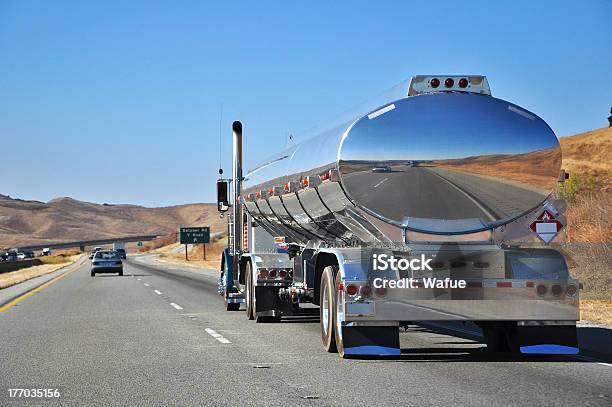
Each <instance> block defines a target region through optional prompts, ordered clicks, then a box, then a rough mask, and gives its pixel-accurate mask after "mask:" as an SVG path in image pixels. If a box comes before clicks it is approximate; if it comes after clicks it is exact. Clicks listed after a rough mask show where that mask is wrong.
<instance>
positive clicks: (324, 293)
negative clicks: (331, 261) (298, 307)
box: [319, 266, 337, 353]
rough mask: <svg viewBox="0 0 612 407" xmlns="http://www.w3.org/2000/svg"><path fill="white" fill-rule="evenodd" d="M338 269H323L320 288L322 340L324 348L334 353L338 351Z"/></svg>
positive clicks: (328, 267) (329, 267)
mask: <svg viewBox="0 0 612 407" xmlns="http://www.w3.org/2000/svg"><path fill="white" fill-rule="evenodd" d="M335 274H336V269H335V268H334V267H333V266H327V267H325V268H324V269H323V275H322V276H321V286H320V287H321V288H320V290H319V296H320V298H319V316H320V320H321V322H320V323H321V340H322V341H323V349H325V350H326V351H327V352H330V353H334V352H336V351H337V348H336V338H335V335H334V331H335V325H336V287H335V281H336V278H335V277H336V276H335Z"/></svg>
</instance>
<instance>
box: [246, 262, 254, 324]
mask: <svg viewBox="0 0 612 407" xmlns="http://www.w3.org/2000/svg"><path fill="white" fill-rule="evenodd" d="M244 278H245V281H244V283H245V286H246V287H245V293H244V298H245V303H246V314H247V318H248V319H249V320H251V321H252V320H254V319H255V303H254V301H255V287H253V267H252V266H251V262H248V263H247V264H246V270H245V277H244Z"/></svg>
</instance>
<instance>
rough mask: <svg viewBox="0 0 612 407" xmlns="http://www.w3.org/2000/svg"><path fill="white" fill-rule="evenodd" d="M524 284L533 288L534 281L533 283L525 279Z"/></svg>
mask: <svg viewBox="0 0 612 407" xmlns="http://www.w3.org/2000/svg"><path fill="white" fill-rule="evenodd" d="M526 286H527V287H532V288H533V287H535V283H534V282H533V281H527V284H526Z"/></svg>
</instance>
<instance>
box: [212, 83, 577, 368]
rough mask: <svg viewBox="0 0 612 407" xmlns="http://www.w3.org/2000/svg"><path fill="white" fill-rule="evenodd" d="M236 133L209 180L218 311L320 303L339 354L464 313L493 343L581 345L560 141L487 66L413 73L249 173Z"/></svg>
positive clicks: (256, 312)
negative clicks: (218, 236)
mask: <svg viewBox="0 0 612 407" xmlns="http://www.w3.org/2000/svg"><path fill="white" fill-rule="evenodd" d="M242 133H243V126H242V123H240V122H239V121H236V122H234V123H233V136H232V137H233V160H232V174H231V178H222V175H221V178H220V179H219V180H218V181H217V198H218V199H217V200H218V209H219V211H221V212H222V214H224V216H226V217H227V220H228V234H227V237H228V242H227V247H226V248H225V250H224V252H223V255H222V260H221V265H220V278H219V293H220V295H222V296H223V298H224V303H225V309H226V310H227V311H238V310H240V309H241V305H244V308H246V316H247V318H248V319H249V320H255V321H256V322H264V321H266V322H279V321H280V320H281V318H283V317H284V316H290V315H299V314H300V312H301V311H304V309H305V308H309V307H310V308H314V309H315V310H316V306H318V307H319V315H320V331H321V339H322V345H323V349H324V350H326V351H328V352H338V353H339V355H340V356H341V357H343V358H347V357H359V356H362V355H398V354H400V343H399V329H400V328H401V327H402V326H407V324H408V323H416V324H418V323H424V322H426V321H437V322H438V323H440V322H444V321H463V322H465V321H472V322H473V323H475V324H476V325H478V326H479V327H480V328H481V329H482V331H483V337H484V340H485V342H486V345H487V346H488V347H489V348H490V349H491V350H492V351H495V352H514V353H525V354H534V353H535V354H575V353H578V345H577V339H576V321H577V320H579V307H578V301H579V290H580V288H581V287H580V284H579V282H578V281H577V280H576V279H574V278H572V276H571V275H570V273H569V271H568V267H567V264H566V260H565V259H564V257H563V255H562V254H561V253H560V252H559V251H558V250H556V249H555V248H554V247H555V244H554V242H553V241H559V240H561V239H563V234H562V233H560V232H561V230H562V228H563V226H564V224H565V218H564V215H563V213H564V210H565V204H564V202H563V200H561V199H559V198H558V197H557V195H556V193H555V190H556V187H557V184H558V183H559V182H563V181H564V180H565V178H566V175H565V173H564V172H563V171H562V169H561V150H560V146H559V142H558V140H557V137H556V136H555V134H554V132H553V131H552V130H551V128H550V127H549V126H548V125H547V124H546V123H545V122H544V121H543V120H542V119H541V118H540V117H538V116H537V115H536V114H534V113H532V112H530V111H528V110H526V109H524V108H522V107H520V106H518V105H515V104H513V103H510V102H507V101H505V100H501V99H498V98H495V97H493V96H492V95H491V90H490V87H489V84H488V81H487V78H486V77H485V76H479V75H467V76H456V75H450V76H447V75H419V76H414V77H412V79H410V80H407V81H405V82H402V83H400V84H399V85H397V86H395V87H394V88H392V89H391V90H389V91H387V92H385V93H384V94H382V95H381V96H379V97H378V98H376V99H375V100H373V101H371V102H369V103H367V104H364V105H362V106H360V107H359V108H357V109H356V110H355V111H353V112H352V113H350V114H347V115H345V116H343V117H342V118H341V119H339V120H337V121H336V122H335V123H333V124H332V125H330V126H328V127H326V128H322V129H320V130H318V131H315V132H313V133H312V134H309V135H307V136H304V137H303V138H302V140H304V141H301V142H299V143H296V144H294V145H291V146H289V147H287V148H285V149H284V150H283V151H280V152H279V153H277V154H275V155H272V156H270V157H269V158H268V159H266V160H263V162H261V163H259V164H257V165H254V166H252V167H250V169H249V170H248V171H244V172H243V159H242V136H243V134H242ZM261 142H262V143H263V142H265V141H264V140H262V141H261ZM219 173H220V174H223V171H222V169H220V170H219ZM551 243H552V244H551Z"/></svg>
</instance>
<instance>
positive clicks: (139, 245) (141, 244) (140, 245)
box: [136, 242, 144, 247]
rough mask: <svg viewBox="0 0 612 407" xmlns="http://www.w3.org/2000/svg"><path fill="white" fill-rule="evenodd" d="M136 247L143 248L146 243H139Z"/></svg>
mask: <svg viewBox="0 0 612 407" xmlns="http://www.w3.org/2000/svg"><path fill="white" fill-rule="evenodd" d="M136 246H138V247H142V246H144V243H142V242H138V243H136Z"/></svg>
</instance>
